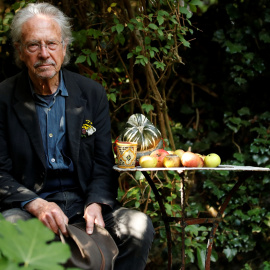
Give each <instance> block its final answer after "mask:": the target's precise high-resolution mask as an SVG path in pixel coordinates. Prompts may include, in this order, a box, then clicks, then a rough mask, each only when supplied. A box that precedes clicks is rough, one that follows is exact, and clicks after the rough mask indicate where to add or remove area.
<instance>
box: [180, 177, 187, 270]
mask: <svg viewBox="0 0 270 270" xmlns="http://www.w3.org/2000/svg"><path fill="white" fill-rule="evenodd" d="M181 180H182V186H181V189H180V192H181V227H182V258H181V259H182V267H181V270H185V264H186V263H185V258H186V255H185V228H186V222H185V221H186V220H185V200H186V196H185V177H184V176H182V177H181Z"/></svg>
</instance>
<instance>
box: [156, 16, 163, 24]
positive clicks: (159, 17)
mask: <svg viewBox="0 0 270 270" xmlns="http://www.w3.org/2000/svg"><path fill="white" fill-rule="evenodd" d="M157 21H158V24H159V25H162V24H163V23H164V18H163V17H162V16H160V15H158V16H157Z"/></svg>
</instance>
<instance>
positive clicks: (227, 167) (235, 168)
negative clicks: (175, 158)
mask: <svg viewBox="0 0 270 270" xmlns="http://www.w3.org/2000/svg"><path fill="white" fill-rule="evenodd" d="M113 169H114V170H116V171H119V172H126V171H129V172H135V171H177V172H178V173H182V172H184V171H262V172H264V171H265V172H269V171H270V168H265V167H252V166H234V165H219V166H218V167H215V168H210V167H199V168H197V167H171V168H165V167H161V168H142V167H141V166H137V167H135V168H130V169H126V168H125V169H123V168H119V167H118V166H117V165H114V166H113Z"/></svg>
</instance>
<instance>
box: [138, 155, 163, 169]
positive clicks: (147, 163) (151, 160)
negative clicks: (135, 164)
mask: <svg viewBox="0 0 270 270" xmlns="http://www.w3.org/2000/svg"><path fill="white" fill-rule="evenodd" d="M157 163H158V160H157V158H156V157H151V156H150V155H145V156H141V157H140V159H139V164H140V166H141V167H142V168H154V167H156V166H157Z"/></svg>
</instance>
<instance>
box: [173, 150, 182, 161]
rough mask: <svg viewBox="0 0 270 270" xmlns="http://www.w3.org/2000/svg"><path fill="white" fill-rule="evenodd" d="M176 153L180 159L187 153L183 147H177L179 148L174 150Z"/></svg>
mask: <svg viewBox="0 0 270 270" xmlns="http://www.w3.org/2000/svg"><path fill="white" fill-rule="evenodd" d="M174 153H175V154H176V155H177V156H179V157H180V159H181V157H182V156H183V154H184V153H185V151H184V150H182V149H177V150H175V151H174Z"/></svg>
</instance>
